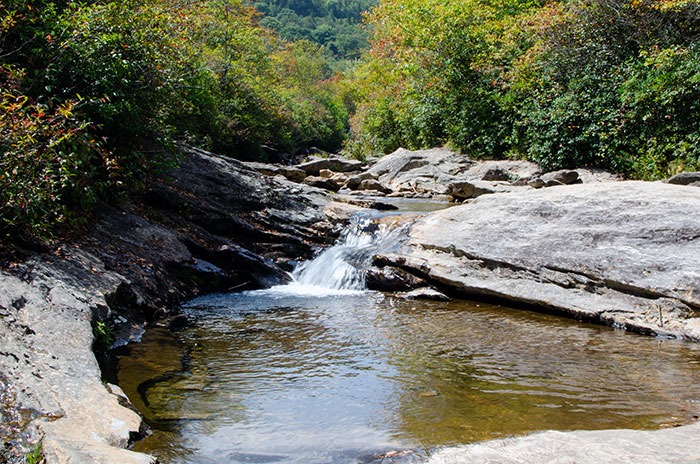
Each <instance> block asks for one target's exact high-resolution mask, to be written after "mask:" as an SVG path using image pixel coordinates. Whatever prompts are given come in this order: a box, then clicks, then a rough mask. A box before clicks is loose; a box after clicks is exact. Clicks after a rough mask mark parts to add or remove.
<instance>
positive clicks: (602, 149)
mask: <svg viewBox="0 0 700 464" xmlns="http://www.w3.org/2000/svg"><path fill="white" fill-rule="evenodd" d="M369 22H370V26H371V29H372V30H373V36H372V40H371V43H372V48H371V51H370V53H369V55H368V59H367V60H366V62H365V63H363V64H362V66H361V68H360V69H358V70H357V71H356V72H355V74H354V76H353V82H354V85H355V89H356V90H355V93H356V95H357V96H358V103H357V106H358V108H357V112H356V113H355V115H354V116H353V120H352V128H353V132H352V136H351V139H350V141H349V143H348V144H347V150H348V152H350V153H358V152H361V151H368V152H372V151H383V152H387V151H390V150H393V149H395V148H396V147H398V146H404V147H407V148H423V147H429V146H433V145H439V144H445V145H451V146H452V147H454V148H456V149H458V150H460V151H462V152H463V153H465V154H468V155H470V156H472V157H503V156H519V157H524V158H527V159H531V160H535V161H537V162H539V163H540V164H541V165H542V166H543V167H544V168H546V169H558V168H564V167H566V168H572V167H577V166H597V167H604V168H611V169H614V170H617V171H621V172H625V173H627V174H629V175H631V176H634V177H641V178H660V177H665V176H667V175H669V174H672V173H674V172H677V171H678V170H681V169H697V166H698V154H699V152H700V146H699V145H698V126H697V125H698V122H697V121H700V111H699V110H700V108H699V107H698V103H697V102H698V101H699V100H698V93H697V92H698V74H697V73H698V66H700V61H698V58H699V56H698V52H697V44H698V38H699V37H698V33H699V29H698V27H697V25H698V24H699V23H700V4H699V3H698V2H697V0H691V1H677V0H666V1H652V0H642V1H637V0H572V1H566V2H565V1H555V2H539V1H534V0H500V1H497V2H484V1H482V0H462V1H456V0H453V1H440V2H438V1H435V0H429V1H418V0H383V1H382V2H380V4H379V6H378V7H377V8H375V9H374V10H373V11H372V14H371V15H370V16H369Z"/></svg>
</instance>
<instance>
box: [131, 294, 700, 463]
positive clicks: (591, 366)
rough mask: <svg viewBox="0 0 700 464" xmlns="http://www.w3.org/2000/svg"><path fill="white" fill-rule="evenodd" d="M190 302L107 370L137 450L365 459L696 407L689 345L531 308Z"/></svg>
mask: <svg viewBox="0 0 700 464" xmlns="http://www.w3.org/2000/svg"><path fill="white" fill-rule="evenodd" d="M187 311H188V312H189V314H190V316H191V317H193V318H194V319H195V320H196V324H195V325H194V326H193V327H191V328H188V329H186V330H184V331H183V332H180V333H179V334H177V339H172V338H170V339H169V338H167V337H166V336H164V335H163V334H159V333H158V332H150V333H149V334H147V336H146V339H145V340H144V343H143V344H141V345H133V346H130V347H128V348H127V349H126V353H125V355H124V356H123V357H122V358H121V361H120V370H119V373H118V375H119V381H120V384H121V386H122V387H123V388H124V389H125V390H126V391H127V393H128V394H129V396H130V397H131V398H134V403H135V404H136V406H137V407H139V409H141V410H142V411H143V412H144V413H145V415H146V417H147V419H148V421H149V422H150V423H151V424H152V425H153V426H154V429H155V433H154V434H153V436H152V437H150V438H149V439H147V440H145V441H143V442H141V443H139V444H137V449H138V450H141V451H146V452H151V453H154V454H156V455H158V456H159V457H160V458H161V460H162V461H163V462H165V463H168V462H176V463H206V462H217V463H221V462H230V463H238V462H292V463H302V462H303V463H325V462H328V463H331V462H332V463H351V462H370V461H371V459H372V456H374V455H375V454H377V453H382V452H386V451H390V450H402V449H416V448H418V449H427V450H429V449H431V448H433V447H436V446H442V445H450V444H462V443H468V442H473V441H476V440H482V439H487V438H494V437H501V436H506V435H513V434H523V433H527V432H531V431H535V430H543V429H559V430H570V429H602V428H619V427H629V428H655V427H661V426H669V425H672V424H674V423H676V422H683V421H687V420H689V419H690V417H691V416H692V415H693V414H696V413H697V412H698V404H697V402H696V401H697V398H698V396H699V395H698V389H697V387H696V385H699V384H700V382H699V381H700V371H699V370H698V369H697V363H698V360H700V353H699V351H698V347H697V346H696V345H691V344H686V343H681V342H677V341H673V340H659V339H652V338H646V337H641V336H636V335H631V334H627V333H624V332H619V331H613V330H610V329H607V328H604V327H597V326H591V325H586V324H581V323H577V322H574V321H568V320H562V319H559V318H556V317H552V316H547V315H542V314H532V313H526V312H522V311H517V310H510V309H507V308H501V307H494V306H488V305H483V304H482V305H475V304H472V303H465V302H452V303H433V302H429V303H426V302H420V303H419V302H414V301H405V300H401V299H397V298H394V297H385V296H383V295H381V294H376V293H367V294H360V295H344V296H336V297H325V298H317V297H314V298H308V297H300V296H294V295H286V296H285V295H284V294H279V293H278V294H274V293H270V292H268V293H264V292H263V293H245V294H234V295H214V296H211V297H207V298H203V299H200V300H197V301H195V302H193V304H192V305H191V306H190V307H189V308H188V309H187ZM414 456H419V455H414ZM415 459H419V458H418V457H415ZM402 462H406V461H402Z"/></svg>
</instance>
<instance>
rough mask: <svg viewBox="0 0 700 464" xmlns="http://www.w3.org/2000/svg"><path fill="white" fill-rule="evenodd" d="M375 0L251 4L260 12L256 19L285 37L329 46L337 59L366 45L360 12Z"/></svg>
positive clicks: (285, 0)
mask: <svg viewBox="0 0 700 464" xmlns="http://www.w3.org/2000/svg"><path fill="white" fill-rule="evenodd" d="M375 4H376V0H354V1H349V0H303V1H298V0H295V1H289V0H259V1H257V2H254V3H253V5H254V6H255V7H256V8H257V9H258V10H259V11H261V12H262V13H263V14H264V17H263V18H262V20H261V21H260V23H261V24H262V25H263V26H265V27H269V28H271V29H275V30H277V31H279V34H280V36H281V37H282V38H283V39H285V40H288V41H298V40H308V41H311V42H314V43H316V44H318V45H322V46H324V47H325V48H327V49H328V50H330V51H331V52H332V53H333V55H334V57H335V58H336V59H339V60H351V59H357V58H359V57H360V55H361V53H362V51H363V50H365V49H366V48H367V34H366V31H365V30H364V29H362V28H360V27H359V23H360V21H361V20H362V13H363V12H364V11H367V10H368V9H370V8H371V7H372V6H374V5H375Z"/></svg>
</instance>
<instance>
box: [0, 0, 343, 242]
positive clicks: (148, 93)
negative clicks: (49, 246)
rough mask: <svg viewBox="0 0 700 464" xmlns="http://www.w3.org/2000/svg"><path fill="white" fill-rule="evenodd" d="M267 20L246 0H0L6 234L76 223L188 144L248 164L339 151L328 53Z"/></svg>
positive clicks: (1, 209) (0, 199)
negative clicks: (287, 37) (315, 150)
mask: <svg viewBox="0 0 700 464" xmlns="http://www.w3.org/2000/svg"><path fill="white" fill-rule="evenodd" d="M258 19H259V14H258V12H256V11H255V10H254V9H253V8H252V7H250V6H246V5H244V4H243V3H242V2H241V0H204V1H198V2H180V1H177V0H126V1H119V2H112V1H93V2H73V1H48V0H31V1H29V2H27V1H24V0H23V1H19V0H5V1H3V2H1V3H0V84H1V85H2V93H1V94H0V108H2V112H1V113H0V148H1V149H2V158H0V231H2V230H3V229H5V233H10V232H11V231H12V230H20V231H22V230H24V231H26V230H30V231H33V233H38V234H47V233H49V232H50V231H51V230H52V229H54V226H56V225H60V224H63V223H70V222H71V221H73V220H75V219H77V218H78V217H79V216H80V214H78V212H80V211H83V210H86V209H89V208H90V206H91V205H93V204H95V202H97V201H98V200H104V199H111V198H115V197H116V196H118V195H120V194H122V193H124V192H128V191H130V190H132V189H134V188H139V187H140V186H141V185H142V184H143V183H144V182H146V181H147V176H148V174H149V173H150V172H152V171H153V169H157V168H158V167H159V166H162V165H164V164H166V165H167V164H172V163H174V162H176V160H175V159H173V156H172V153H174V150H173V149H172V148H173V147H174V145H175V144H176V143H177V142H183V141H184V142H188V143H190V144H193V145H197V146H200V147H203V148H208V149H211V150H214V151H216V152H218V153H221V154H225V155H231V156H235V157H240V158H248V159H268V158H270V159H273V158H274V157H275V154H276V153H285V152H287V153H295V152H301V151H303V150H305V149H307V148H309V147H319V148H322V149H326V150H337V149H339V148H340V147H341V144H342V142H343V140H344V138H345V137H346V135H347V130H348V127H347V120H348V109H347V108H346V105H345V103H344V99H343V98H344V97H343V92H342V91H341V87H340V83H339V82H338V79H337V78H335V77H334V76H333V74H332V72H331V66H330V63H329V61H328V57H327V56H326V54H324V52H323V50H319V47H318V46H317V45H316V44H313V43H311V42H308V41H299V42H294V43H290V42H285V41H283V40H281V39H280V38H279V37H278V36H277V35H276V34H275V33H274V32H273V31H271V30H270V29H267V28H263V27H261V26H260V25H259V24H258ZM271 157H272V158H271ZM8 228H9V229H8ZM8 230H9V231H10V232H8ZM15 235H17V234H15Z"/></svg>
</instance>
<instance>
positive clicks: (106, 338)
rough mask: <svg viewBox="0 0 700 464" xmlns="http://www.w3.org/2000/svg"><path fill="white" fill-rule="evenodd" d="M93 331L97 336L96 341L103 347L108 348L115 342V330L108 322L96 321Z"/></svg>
mask: <svg viewBox="0 0 700 464" xmlns="http://www.w3.org/2000/svg"><path fill="white" fill-rule="evenodd" d="M92 333H93V335H94V337H95V343H96V344H97V346H98V347H100V348H101V349H107V348H109V347H110V346H111V345H112V343H114V331H113V330H112V327H111V326H110V325H109V324H107V323H106V322H102V321H96V322H95V325H94V327H93V329H92Z"/></svg>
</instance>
